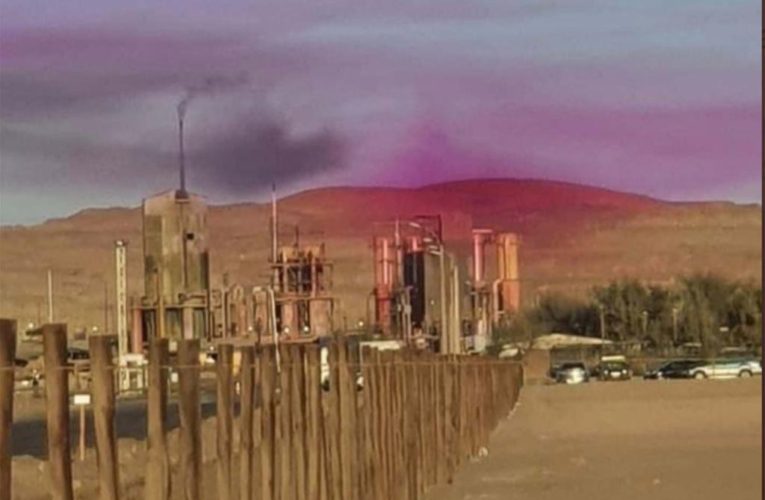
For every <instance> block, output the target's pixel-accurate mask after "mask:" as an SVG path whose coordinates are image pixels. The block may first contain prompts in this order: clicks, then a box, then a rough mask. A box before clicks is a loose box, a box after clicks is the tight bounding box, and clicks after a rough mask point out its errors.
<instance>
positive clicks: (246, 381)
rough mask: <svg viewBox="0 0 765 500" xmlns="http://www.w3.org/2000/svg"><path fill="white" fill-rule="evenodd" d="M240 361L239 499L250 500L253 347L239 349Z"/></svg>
mask: <svg viewBox="0 0 765 500" xmlns="http://www.w3.org/2000/svg"><path fill="white" fill-rule="evenodd" d="M241 353H242V362H241V364H240V366H239V407H240V410H239V499H240V500H252V498H253V491H254V490H253V482H254V481H253V478H252V473H253V470H254V466H253V462H254V461H253V457H254V452H255V450H254V446H253V444H254V442H253V430H254V424H253V406H254V401H253V399H254V398H253V395H254V389H255V387H254V383H253V382H254V377H255V367H254V361H255V347H254V346H244V347H242V349H241Z"/></svg>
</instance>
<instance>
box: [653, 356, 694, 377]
mask: <svg viewBox="0 0 765 500" xmlns="http://www.w3.org/2000/svg"><path fill="white" fill-rule="evenodd" d="M702 364H704V362H703V361H698V360H693V359H681V360H675V361H670V362H668V363H665V364H663V365H661V366H660V367H659V368H656V369H654V370H649V371H647V372H646V373H645V374H644V375H643V378H644V379H654V380H661V379H669V378H691V377H692V374H691V370H693V369H694V368H695V367H697V366H699V365H702Z"/></svg>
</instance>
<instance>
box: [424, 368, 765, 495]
mask: <svg viewBox="0 0 765 500" xmlns="http://www.w3.org/2000/svg"><path fill="white" fill-rule="evenodd" d="M761 383H762V380H761V379H760V378H759V377H758V378H753V379H746V380H741V379H737V380H721V381H709V380H703V381H691V380H688V381H642V380H640V381H638V380H635V381H632V382H606V383H602V382H601V383H599V382H592V383H589V384H582V385H578V386H562V385H560V386H532V387H526V388H524V391H523V392H522V393H521V402H520V406H518V407H517V408H516V411H515V413H514V414H513V416H512V417H511V418H510V419H509V420H507V421H505V422H503V423H502V424H501V425H500V427H499V428H498V429H497V430H496V431H495V433H494V434H493V436H492V439H491V445H490V448H489V454H488V456H487V457H486V458H484V459H482V460H481V461H480V462H474V463H470V464H468V465H466V466H465V467H464V468H463V469H462V470H461V471H460V472H459V473H458V475H457V477H456V478H455V481H454V483H453V484H452V485H450V486H443V487H441V486H439V487H437V488H436V489H434V490H433V491H431V492H429V494H428V498H429V499H433V500H436V499H437V500H457V499H460V500H472V499H486V500H489V499H511V498H518V499H529V500H546V499H555V500H558V499H567V500H580V499H581V500H597V499H601V498H602V499H609V500H615V499H618V500H631V499H635V500H637V499H641V500H642V499H651V500H659V499H665V498H666V499H672V500H678V499H694V500H703V499H715V500H718V499H722V498H735V499H739V500H745V499H752V500H754V499H759V498H762V447H761V443H762V425H761V422H762V391H761V388H762V386H761Z"/></svg>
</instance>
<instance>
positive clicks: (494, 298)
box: [491, 278, 502, 323]
mask: <svg viewBox="0 0 765 500" xmlns="http://www.w3.org/2000/svg"><path fill="white" fill-rule="evenodd" d="M501 283H502V279H501V278H498V279H495V280H494V281H492V282H491V315H492V319H493V321H494V322H495V323H496V322H498V321H499V310H500V309H499V285H500V284H501Z"/></svg>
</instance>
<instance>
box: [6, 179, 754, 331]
mask: <svg viewBox="0 0 765 500" xmlns="http://www.w3.org/2000/svg"><path fill="white" fill-rule="evenodd" d="M279 207H280V212H279V213H280V236H281V240H282V242H283V243H289V242H292V241H293V239H294V234H295V229H294V228H295V225H299V227H300V239H301V240H302V241H306V242H318V241H324V242H326V244H327V250H328V253H329V256H330V258H331V259H332V260H333V261H334V263H335V289H336V294H337V296H338V298H339V299H340V301H341V303H340V316H341V318H342V316H346V317H347V319H348V320H349V321H356V320H358V319H360V318H363V317H364V316H365V315H366V300H367V296H368V294H369V292H370V290H371V288H372V263H371V259H372V257H371V249H370V245H369V243H370V237H371V235H372V233H373V231H374V229H375V227H378V228H379V226H375V225H374V223H375V222H377V221H385V220H391V219H392V218H394V217H396V216H406V215H415V214H416V215H420V214H441V215H442V218H443V220H444V232H445V237H446V238H447V240H448V241H450V242H451V243H452V245H453V247H454V248H456V249H457V250H459V251H460V252H463V253H465V252H467V251H468V248H469V245H468V238H469V229H470V227H471V226H475V227H490V228H494V229H498V230H505V231H515V232H518V233H520V234H521V236H522V238H523V246H522V247H521V256H520V258H521V273H522V279H523V280H524V287H523V291H524V300H525V301H526V303H528V302H529V301H530V300H532V299H533V297H534V294H535V293H536V292H537V291H540V290H549V289H560V290H563V291H568V292H571V293H577V294H580V293H586V291H587V289H588V288H589V287H590V286H592V285H593V284H596V283H601V282H604V281H607V280H610V279H613V278H617V277H626V276H631V277H637V278H641V279H646V280H651V281H666V280H669V279H670V278H672V277H673V276H677V275H680V274H683V273H690V272H694V271H711V272H716V273H720V274H722V275H725V276H727V277H730V278H744V279H753V280H757V281H760V275H761V274H760V268H761V262H762V248H761V236H760V235H761V229H762V216H761V208H760V206H758V205H746V206H744V205H734V204H732V203H685V204H676V203H666V202H662V201H659V200H653V199H650V198H647V197H643V196H636V195H631V194H625V193H617V192H613V191H607V190H603V189H598V188H593V187H585V186H578V185H573V184H565V183H558V182H550V181H533V180H473V181H464V182H454V183H448V184H439V185H433V186H427V187H423V188H419V189H387V188H326V189H316V190H311V191H306V192H302V193H299V194H296V195H293V196H289V197H286V198H284V199H283V200H280V203H279ZM269 213H270V209H269V207H268V206H267V205H262V204H261V205H258V204H238V205H228V206H214V207H212V208H211V216H210V228H209V230H210V242H211V258H212V273H213V283H214V285H215V286H218V285H219V283H220V278H221V275H222V273H223V272H228V273H229V275H230V276H231V280H232V281H237V282H242V283H248V284H255V283H264V282H265V281H266V276H267V273H266V271H267V266H268V263H267V254H268V248H269V241H268V216H269ZM118 238H122V239H127V240H128V241H129V242H130V244H129V249H128V268H129V292H130V294H136V295H138V294H140V293H141V290H142V286H143V284H142V275H141V273H142V259H141V217H140V209H138V208H132V209H126V208H111V209H89V210H84V211H82V212H79V213H77V214H75V215H72V216H71V217H67V218H63V219H56V220H51V221H48V222H46V223H44V224H40V225H36V226H30V227H3V228H2V229H1V230H0V316H3V317H12V318H17V319H19V320H20V321H22V322H24V323H26V322H30V321H34V322H37V321H38V318H43V319H44V318H45V316H46V314H45V311H46V306H45V293H46V269H47V268H51V269H53V272H54V276H55V280H54V281H55V287H54V288H55V315H56V320H59V321H65V322H68V323H69V324H70V328H72V329H74V328H77V327H80V326H86V325H87V326H90V325H98V326H99V327H102V325H103V323H104V321H105V319H104V302H105V297H106V298H107V299H108V301H109V303H110V304H112V305H113V302H114V299H113V296H114V271H113V241H114V240H115V239H118ZM489 258H490V259H491V258H492V256H491V252H489ZM105 287H108V291H107V292H106V294H105ZM111 309H113V307H110V310H109V315H110V318H109V321H110V323H112V324H113V322H114V319H113V317H112V316H113V313H112V312H111ZM339 319H340V318H339Z"/></svg>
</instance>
